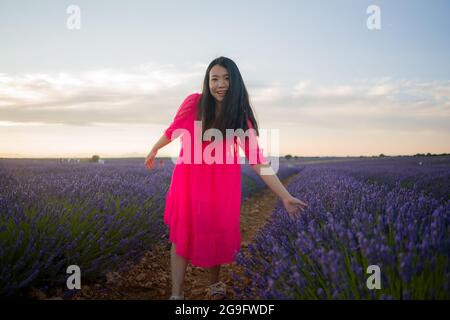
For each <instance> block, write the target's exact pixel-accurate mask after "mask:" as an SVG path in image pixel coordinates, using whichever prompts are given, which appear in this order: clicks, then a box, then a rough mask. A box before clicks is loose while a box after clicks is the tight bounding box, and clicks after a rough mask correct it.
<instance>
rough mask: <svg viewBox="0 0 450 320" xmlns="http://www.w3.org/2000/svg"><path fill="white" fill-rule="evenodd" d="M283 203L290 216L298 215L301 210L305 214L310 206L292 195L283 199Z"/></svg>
mask: <svg viewBox="0 0 450 320" xmlns="http://www.w3.org/2000/svg"><path fill="white" fill-rule="evenodd" d="M282 201H283V205H284V207H285V208H286V211H287V212H288V213H289V214H290V215H294V214H296V213H298V211H299V210H301V211H302V212H303V210H304V209H305V208H307V207H308V204H306V203H305V202H303V201H301V200H300V199H297V198H295V197H293V196H291V195H290V196H289V197H287V198H285V199H283V200H282Z"/></svg>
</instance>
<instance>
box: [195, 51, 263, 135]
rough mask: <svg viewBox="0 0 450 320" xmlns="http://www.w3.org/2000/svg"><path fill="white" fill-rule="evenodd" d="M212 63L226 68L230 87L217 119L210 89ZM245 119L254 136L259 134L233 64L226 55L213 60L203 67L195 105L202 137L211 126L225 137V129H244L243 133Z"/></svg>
mask: <svg viewBox="0 0 450 320" xmlns="http://www.w3.org/2000/svg"><path fill="white" fill-rule="evenodd" d="M215 65H220V66H222V67H224V68H225V69H227V71H228V77H229V87H228V90H227V93H226V95H225V97H224V99H223V100H222V103H221V107H220V112H219V114H218V115H217V119H216V106H215V100H214V97H213V96H212V95H211V91H210V88H209V72H210V71H211V68H212V67H213V66H215ZM247 119H249V120H250V122H251V124H252V126H253V129H255V133H256V135H257V136H259V131H258V124H257V123H256V119H255V116H254V114H253V111H252V108H251V106H250V101H249V98H248V92H247V89H246V88H245V84H244V80H243V79H242V76H241V73H240V72H239V69H238V67H237V65H236V63H234V61H233V60H231V59H229V58H226V57H218V58H216V59H214V60H213V61H211V63H210V64H209V66H208V68H207V69H206V73H205V79H204V80H203V89H202V97H201V99H200V102H199V108H197V120H199V121H200V120H201V121H202V136H203V134H204V132H205V131H206V130H207V129H210V128H216V129H218V130H220V131H221V132H222V135H223V137H226V131H225V130H226V129H233V130H237V129H243V130H244V132H245V131H246V130H247V129H248V124H247Z"/></svg>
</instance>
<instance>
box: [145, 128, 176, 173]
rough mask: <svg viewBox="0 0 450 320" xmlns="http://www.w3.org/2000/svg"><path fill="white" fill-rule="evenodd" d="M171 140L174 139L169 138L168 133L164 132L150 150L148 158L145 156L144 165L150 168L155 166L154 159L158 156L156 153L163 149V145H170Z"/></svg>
mask: <svg viewBox="0 0 450 320" xmlns="http://www.w3.org/2000/svg"><path fill="white" fill-rule="evenodd" d="M171 142H172V140H169V139H168V138H167V137H166V135H165V134H163V135H162V136H161V138H159V140H158V141H157V142H156V143H155V145H154V146H153V148H152V149H151V150H150V152H149V154H148V155H147V158H145V161H144V165H145V166H146V167H147V168H148V169H151V168H153V162H154V160H155V158H156V154H157V153H158V150H159V149H161V148H162V147H164V146H166V145H168V144H169V143H171Z"/></svg>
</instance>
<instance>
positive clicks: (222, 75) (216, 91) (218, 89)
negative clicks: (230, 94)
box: [209, 64, 230, 104]
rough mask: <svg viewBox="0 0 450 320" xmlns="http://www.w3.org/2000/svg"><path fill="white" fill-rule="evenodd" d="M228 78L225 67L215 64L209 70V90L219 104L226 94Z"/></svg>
mask: <svg viewBox="0 0 450 320" xmlns="http://www.w3.org/2000/svg"><path fill="white" fill-rule="evenodd" d="M229 86H230V80H229V77H228V71H227V69H226V68H224V67H222V66H220V65H218V64H216V65H214V66H213V67H212V68H211V70H210V71H209V90H210V91H211V95H212V96H213V97H214V99H215V100H216V102H218V103H219V104H220V103H221V102H222V100H223V98H224V97H225V95H226V94H227V91H228V87H229Z"/></svg>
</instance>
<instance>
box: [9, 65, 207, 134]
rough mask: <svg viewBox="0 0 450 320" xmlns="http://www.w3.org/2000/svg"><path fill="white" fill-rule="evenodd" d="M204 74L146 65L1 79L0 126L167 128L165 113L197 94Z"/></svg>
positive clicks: (196, 70)
mask: <svg viewBox="0 0 450 320" xmlns="http://www.w3.org/2000/svg"><path fill="white" fill-rule="evenodd" d="M203 72H204V69H203V67H202V66H201V65H196V66H194V67H191V68H185V69H179V68H177V67H175V66H173V65H161V66H158V65H154V64H147V65H141V66H136V67H132V68H129V69H102V70H93V71H88V72H82V73H63V72H61V73H55V74H44V73H35V74H23V75H17V76H10V75H7V74H0V121H12V122H46V123H66V124H77V125H89V124H91V123H92V122H116V123H121V122H122V123H166V122H167V121H169V120H170V119H169V118H170V115H168V112H167V110H172V111H173V112H175V111H176V109H177V107H178V105H179V104H180V103H181V102H182V101H183V99H184V98H185V97H184V95H186V94H188V93H189V92H191V91H196V90H195V88H196V87H199V86H200V84H201V83H196V82H199V80H201V79H202V77H203ZM161 110H164V111H165V112H161ZM173 112H172V113H173Z"/></svg>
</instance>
